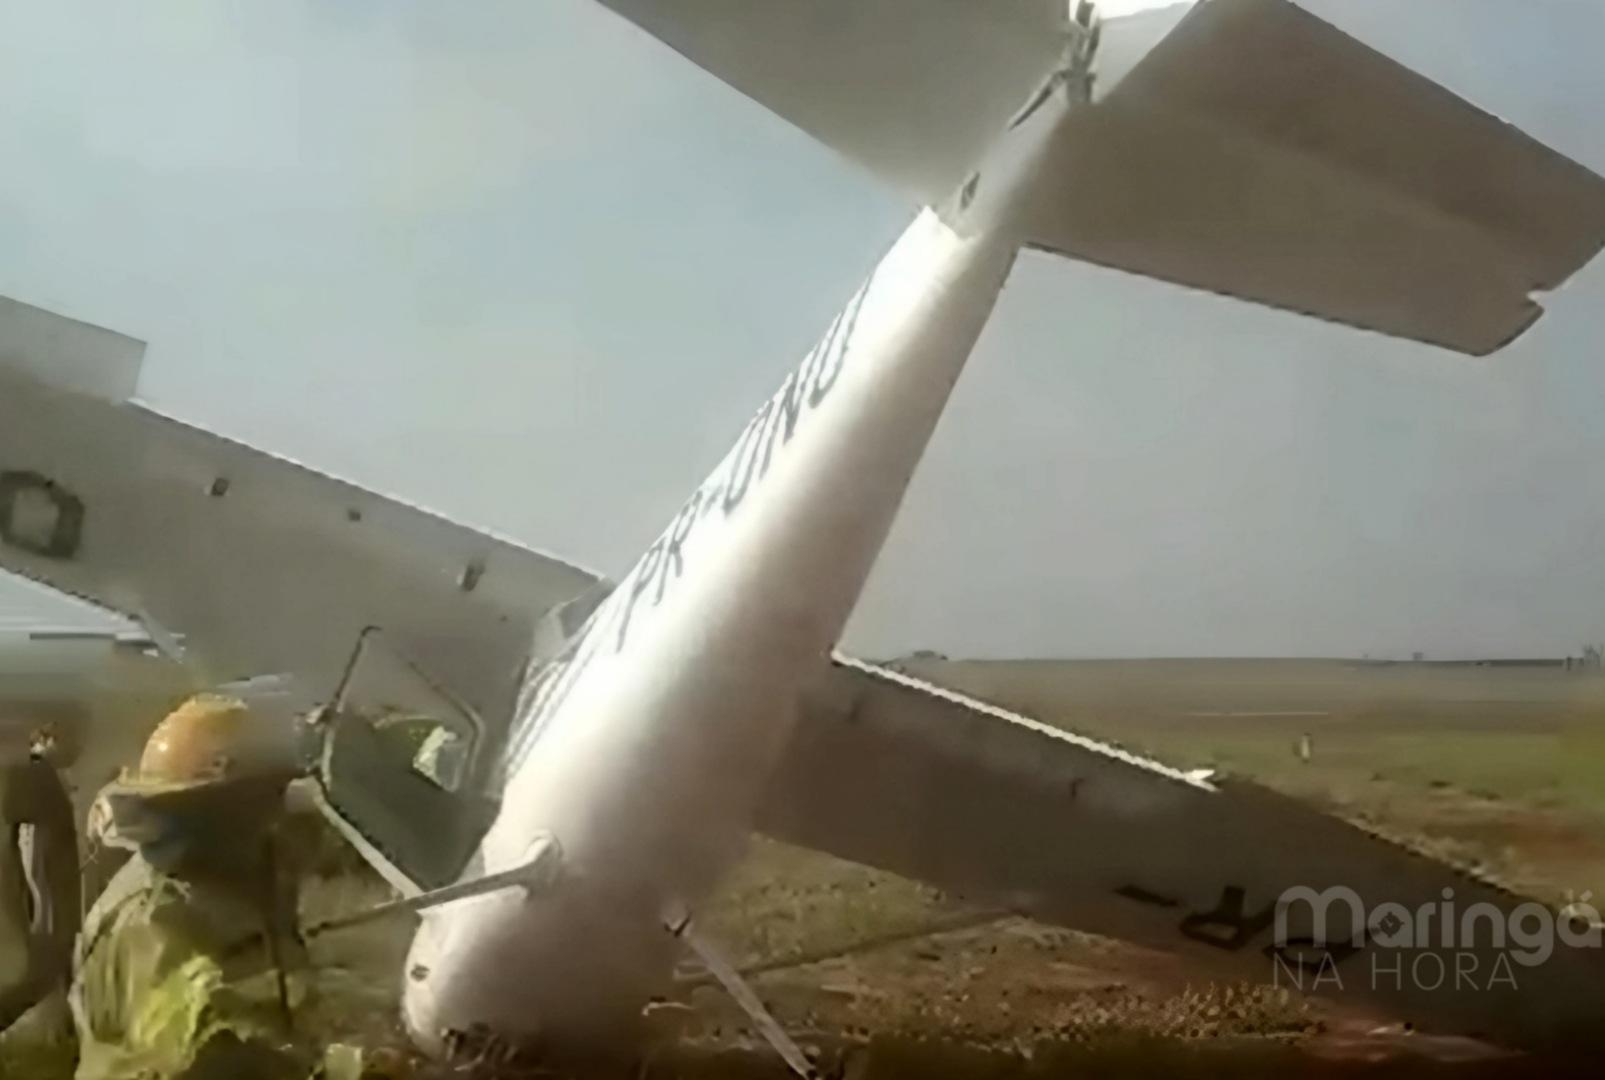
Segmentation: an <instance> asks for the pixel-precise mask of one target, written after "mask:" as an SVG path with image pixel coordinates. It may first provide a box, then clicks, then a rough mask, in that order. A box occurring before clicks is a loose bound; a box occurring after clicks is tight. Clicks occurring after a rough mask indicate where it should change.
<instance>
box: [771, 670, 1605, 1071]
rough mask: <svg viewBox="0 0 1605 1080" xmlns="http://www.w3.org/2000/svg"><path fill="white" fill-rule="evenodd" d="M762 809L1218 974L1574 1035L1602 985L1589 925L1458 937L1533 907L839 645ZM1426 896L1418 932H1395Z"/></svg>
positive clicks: (1448, 1019)
mask: <svg viewBox="0 0 1605 1080" xmlns="http://www.w3.org/2000/svg"><path fill="white" fill-rule="evenodd" d="M758 826H759V828H760V830H761V831H763V832H765V833H767V834H769V835H771V836H774V837H776V838H778V839H781V840H784V841H787V842H789V843H794V844H798V845H801V846H804V847H809V848H813V849H816V850H819V851H824V852H828V853H830V854H832V855H836V856H839V857H842V858H846V859H850V860H853V861H856V862H861V863H866V864H869V865H871V866H876V867H880V868H882V869H885V870H889V871H892V872H894V873H897V874H901V875H904V876H907V877H911V878H916V879H919V880H923V881H926V882H929V883H931V884H933V885H936V886H937V887H939V888H941V889H943V890H945V891H947V892H949V893H952V894H956V895H959V896H963V897H965V898H967V899H971V900H974V901H976V902H980V903H984V904H988V905H997V904H1001V905H1005V906H1011V907H1013V908H1015V909H1017V910H1020V911H1022V912H1024V913H1027V914H1030V915H1032V916H1035V917H1038V918H1041V919H1044V920H1046V921H1050V922H1055V923H1060V924H1063V925H1066V926H1071V927H1076V928H1078V929H1082V930H1086V931H1091V932H1094V933H1098V934H1103V935H1106V936H1110V937H1116V938H1122V939H1125V940H1127V941H1131V942H1134V943H1136V944H1139V945H1143V946H1147V947H1152V948H1160V949H1165V950H1169V951H1173V952H1179V953H1182V954H1184V955H1187V956H1188V957H1189V958H1190V959H1191V960H1193V961H1194V962H1196V963H1197V964H1198V965H1199V966H1200V968H1201V969H1202V970H1203V971H1204V972H1206V973H1209V974H1211V975H1212V976H1214V977H1217V978H1220V979H1224V980H1228V981H1236V980H1243V981H1252V982H1270V981H1275V982H1278V983H1280V985H1283V986H1299V985H1302V986H1303V988H1305V989H1313V990H1315V991H1317V992H1322V993H1332V994H1336V995H1350V996H1353V997H1356V998H1358V999H1360V1000H1363V1001H1365V1002H1367V1003H1369V1004H1372V1005H1375V1006H1378V1007H1380V1008H1381V1009H1383V1010H1385V1011H1386V1013H1387V1014H1388V1015H1391V1016H1393V1017H1396V1018H1399V1019H1403V1020H1409V1021H1413V1022H1415V1023H1416V1024H1417V1025H1418V1026H1420V1027H1422V1028H1426V1029H1436V1030H1441V1031H1446V1032H1454V1033H1460V1034H1472V1035H1480V1036H1484V1037H1488V1038H1492V1039H1495V1040H1496V1041H1499V1042H1502V1043H1504V1044H1506V1045H1518V1046H1520V1045H1546V1046H1547V1045H1552V1044H1556V1043H1561V1042H1564V1041H1566V1040H1569V1039H1570V1038H1573V1037H1576V1036H1577V1035H1578V1034H1579V1033H1581V1032H1586V1031H1588V1030H1589V1029H1590V1028H1591V1027H1592V1026H1594V1025H1597V1016H1598V1002H1599V1000H1600V994H1601V991H1602V990H1605V952H1602V951H1601V950H1600V948H1599V947H1598V941H1599V938H1598V931H1597V930H1596V931H1594V934H1593V941H1594V943H1595V944H1594V947H1591V948H1590V947H1571V946H1569V945H1565V944H1558V943H1557V944H1555V946H1554V952H1553V955H1549V956H1547V957H1545V958H1544V960H1543V962H1542V963H1540V964H1536V965H1533V966H1527V963H1526V961H1525V960H1524V959H1523V958H1522V957H1521V956H1518V955H1516V954H1515V953H1512V952H1510V951H1508V949H1509V948H1514V947H1515V946H1514V943H1513V942H1507V941H1506V939H1505V936H1504V933H1503V931H1501V932H1500V933H1499V934H1498V940H1497V943H1496V942H1495V941H1494V937H1493V935H1492V933H1491V932H1490V929H1489V925H1488V920H1487V919H1485V918H1483V917H1482V916H1479V920H1480V921H1479V923H1478V926H1479V927H1480V930H1479V931H1478V933H1474V934H1472V935H1470V936H1469V937H1468V936H1466V935H1464V934H1461V933H1460V931H1461V929H1462V927H1461V926H1459V925H1456V920H1458V919H1460V918H1461V913H1465V912H1466V911H1467V910H1468V909H1471V908H1475V906H1476V905H1484V904H1485V905H1488V908H1487V909H1478V910H1484V911H1485V913H1493V914H1495V915H1497V916H1498V918H1501V919H1508V918H1509V917H1510V915H1511V913H1513V912H1516V911H1517V909H1518V908H1519V907H1520V905H1522V904H1524V903H1527V902H1528V901H1527V900H1526V898H1524V897H1521V896H1518V895H1515V894H1514V893H1511V892H1509V891H1507V890H1505V889H1503V888H1501V887H1500V886H1498V885H1496V884H1494V883H1491V882H1489V881H1485V880H1482V879H1480V878H1478V877H1476V876H1473V875H1472V874H1471V873H1468V872H1467V871H1465V870H1462V869H1458V868H1455V867H1451V866H1448V865H1445V864H1443V863H1440V862H1437V861H1435V860H1434V859H1432V858H1429V857H1426V856H1424V855H1422V854H1418V853H1417V852H1415V851H1413V850H1410V849H1408V848H1406V847H1403V846H1400V845H1399V844H1396V843H1393V842H1390V841H1388V840H1384V839H1381V838H1379V837H1377V836H1374V835H1372V834H1371V833H1369V832H1367V831H1365V830H1363V829H1361V828H1359V827H1356V826H1354V825H1351V824H1349V823H1347V822H1344V821H1340V820H1338V819H1336V818H1334V817H1331V816H1329V815H1326V814H1323V813H1321V812H1319V811H1317V810H1315V809H1313V808H1311V807H1309V806H1308V805H1306V804H1304V803H1302V802H1300V801H1298V800H1296V799H1292V798H1288V797H1285V796H1282V795H1279V794H1276V793H1275V792H1272V791H1270V790H1267V789H1265V788H1263V787H1260V786H1257V785H1255V784H1252V783H1247V782H1244V781H1239V780H1231V779H1223V778H1218V777H1214V776H1212V775H1210V774H1209V772H1208V771H1207V770H1201V771H1198V772H1186V771H1182V770H1178V769H1174V768H1171V767H1168V766H1166V765H1164V764H1161V763H1159V762H1157V761H1153V760H1150V759H1147V758H1144V757H1141V756H1139V755H1136V754H1132V753H1129V752H1126V751H1124V750H1121V749H1119V748H1118V747H1115V746H1112V745H1110V744H1108V743H1104V742H1101V741H1099V740H1095V739H1090V738H1086V737H1084V736H1080V735H1077V734H1075V733H1073V732H1068V731H1063V730H1060V729H1057V728H1053V727H1049V726H1047V725H1045V724H1042V723H1040V722H1037V721H1035V720H1032V719H1030V718H1028V717H1024V716H1020V715H1018V714H1015V713H1011V712H1008V711H1006V710H1004V709H1001V708H998V707H996V706H992V705H989V704H986V703H985V702H981V701H978V700H976V699H974V698H970V697H966V696H965V695H962V694H958V693H955V692H953V691H949V690H945V689H942V688H940V687H937V686H934V685H932V684H930V683H927V682H923V681H920V680H918V679H915V678H912V677H910V676H908V675H905V674H902V673H899V672H896V671H892V670H889V669H886V668H883V667H877V666H874V665H870V664H866V663H863V662H860V661H857V660H852V659H849V658H847V657H843V656H838V657H837V658H836V661H835V664H834V665H833V667H832V670H831V674H830V677H829V679H828V680H827V682H826V683H825V684H824V685H822V686H820V687H819V688H818V690H817V692H816V693H814V694H813V695H811V696H810V697H809V698H808V699H807V701H806V702H805V705H804V708H803V710H802V716H801V719H800V721H799V725H798V728H797V732H796V735H795V737H794V740H793V743H792V745H791V747H790V749H789V751H788V753H787V755H786V756H785V758H784V761H783V764H782V765H781V767H780V769H779V771H778V773H777V775H776V777H775V779H774V781H773V784H772V786H771V789H770V791H769V792H768V795H767V797H766V801H765V803H764V805H763V808H762V810H761V812H760V815H759V819H758ZM1301 889H1302V890H1306V891H1304V892H1300V891H1299V890H1301ZM1345 890H1347V891H1345ZM1445 890H1449V892H1448V893H1446V892H1445ZM1446 896H1448V897H1451V898H1452V904H1453V912H1454V913H1455V914H1452V915H1450V917H1449V920H1448V923H1449V925H1451V926H1453V927H1454V931H1455V935H1456V936H1455V937H1454V939H1453V940H1452V942H1450V943H1449V945H1448V947H1446V946H1445V944H1444V942H1443V941H1442V940H1441V939H1440V937H1439V936H1438V935H1439V934H1440V924H1441V923H1442V919H1441V917H1440V909H1441V906H1442V904H1443V903H1444V902H1445V897H1446ZM1350 897H1352V898H1353V904H1354V905H1355V906H1351V904H1350V900H1349V898H1350ZM1390 904H1391V905H1401V906H1396V907H1390V906H1387V905H1390ZM1422 905H1427V906H1428V907H1429V908H1430V909H1432V915H1433V916H1434V918H1433V921H1432V923H1431V925H1430V927H1428V928H1427V931H1429V932H1423V933H1421V934H1419V935H1415V936H1414V939H1413V940H1412V941H1405V940H1404V939H1402V938H1401V937H1400V936H1399V935H1400V934H1401V933H1404V934H1406V935H1410V934H1412V933H1413V931H1414V930H1415V929H1416V928H1417V926H1418V924H1417V923H1416V922H1415V921H1414V920H1415V919H1416V917H1417V913H1418V912H1419V911H1420V909H1421V907H1422ZM1279 910H1280V911H1282V913H1283V915H1284V920H1285V921H1284V923H1283V925H1282V926H1281V927H1278V925H1277V918H1276V916H1277V912H1278V911H1279ZM1318 910H1319V911H1321V912H1323V913H1324V915H1325V916H1326V920H1325V925H1324V929H1323V928H1322V925H1321V924H1320V923H1319V922H1318V920H1317V918H1316V913H1317V911H1318ZM1401 913H1402V914H1401ZM1357 917H1358V918H1357ZM1393 917H1399V918H1400V919H1401V921H1402V922H1403V923H1404V926H1403V928H1402V930H1401V928H1400V927H1399V926H1397V925H1395V924H1394V923H1393V922H1391V921H1390V920H1391V919H1392V918H1393ZM1519 918H1527V919H1534V918H1538V916H1537V915H1536V914H1531V913H1529V915H1527V916H1520V917H1519ZM1357 922H1358V923H1359V924H1363V927H1364V929H1365V931H1366V933H1367V936H1366V937H1365V938H1364V940H1363V943H1362V944H1361V945H1360V946H1359V947H1355V946H1354V943H1353V941H1352V933H1353V931H1354V929H1355V928H1356V925H1357ZM1479 934H1480V936H1479ZM1496 944H1497V945H1498V946H1507V947H1508V948H1507V949H1501V948H1498V947H1495V945H1496ZM1518 951H1519V950H1518ZM1528 958H1530V955H1529V957H1528ZM1439 965H1447V966H1446V967H1443V968H1441V970H1443V971H1444V972H1446V978H1445V979H1437V978H1436V972H1437V971H1439V970H1440V968H1439ZM1473 968H1474V969H1475V970H1474V971H1473V970H1472V969H1473ZM1495 976H1499V977H1495ZM1506 977H1508V981H1507V978H1506ZM1300 979H1302V983H1300V981H1299V980H1300ZM1518 987H1519V988H1518Z"/></svg>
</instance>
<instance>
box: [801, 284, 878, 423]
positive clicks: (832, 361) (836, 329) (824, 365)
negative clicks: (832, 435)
mask: <svg viewBox="0 0 1605 1080" xmlns="http://www.w3.org/2000/svg"><path fill="white" fill-rule="evenodd" d="M868 291H869V285H868V283H866V284H865V285H864V286H863V287H862V288H860V289H859V290H858V292H857V293H856V294H854V296H853V298H852V300H851V301H850V302H849V303H848V305H847V310H846V311H844V312H842V314H840V315H838V316H836V321H835V322H834V323H832V324H831V326H830V333H829V334H828V335H826V337H825V341H824V343H823V344H822V345H821V346H820V350H819V351H820V357H819V366H818V367H817V368H816V369H815V371H814V388H813V389H812V390H811V391H809V394H808V405H809V407H810V408H814V409H817V408H819V405H820V403H821V402H823V401H824V400H825V398H827V397H829V396H830V392H831V391H832V390H834V389H835V388H836V380H837V379H839V378H841V373H842V368H843V366H845V364H846V363H847V349H848V346H849V345H851V344H852V340H853V333H854V331H856V330H857V329H858V313H859V312H860V311H861V310H863V307H864V296H865V294H866V293H867V292H868Z"/></svg>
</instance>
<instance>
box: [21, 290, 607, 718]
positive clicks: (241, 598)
mask: <svg viewBox="0 0 1605 1080" xmlns="http://www.w3.org/2000/svg"><path fill="white" fill-rule="evenodd" d="M0 343H4V344H0V570H8V571H11V572H14V573H18V574H21V575H22V576H24V577H26V578H30V579H33V580H34V581H38V582H41V583H43V584H46V585H50V586H52V587H54V588H57V589H60V590H62V591H64V592H67V593H70V594H72V595H75V596H78V597H81V598H83V599H86V600H90V601H93V602H95V603H98V604H101V605H103V606H105V607H107V608H110V609H112V610H113V611H116V612H120V613H122V614H125V615H128V616H131V617H134V618H136V619H139V620H141V621H148V622H150V623H154V624H156V625H157V626H160V627H165V628H167V629H169V630H171V631H172V632H173V633H174V634H176V635H177V636H178V637H179V638H181V640H182V643H183V647H184V651H185V653H186V656H187V657H190V658H193V659H195V660H196V661H198V662H199V663H200V665H201V666H202V667H203V668H204V669H205V671H206V672H207V675H208V677H209V678H211V679H214V680H217V681H222V680H226V679H233V678H240V677H248V676H253V675H259V674H264V673H274V674H279V673H283V674H290V675H294V676H296V677H297V678H298V680H302V681H304V683H305V684H306V685H307V686H308V687H309V688H311V689H313V690H315V691H319V692H323V693H328V692H330V691H332V690H333V688H334V687H335V685H336V684H337V682H338V680H339V677H340V674H341V671H342V668H343V667H344V665H345V664H346V662H347V660H348V658H349V657H350V656H351V655H352V650H353V648H354V647H355V645H356V642H357V638H358V635H359V634H360V633H361V631H362V630H363V628H364V627H367V626H380V627H382V628H383V629H384V630H385V636H386V638H387V639H388V640H389V641H391V642H392V643H395V644H396V645H397V646H398V647H400V648H402V649H403V650H404V651H406V652H407V653H409V654H411V655H413V656H416V657H420V658H426V659H427V662H428V665H429V669H430V674H431V676H432V677H434V678H435V679H437V680H439V681H440V682H442V683H444V684H445V685H446V686H447V687H449V688H450V689H451V690H453V691H455V692H456V694H457V695H459V696H460V697H462V698H463V699H465V700H466V701H467V702H468V703H469V704H471V705H472V706H473V707H474V708H476V709H477V710H479V711H480V713H481V714H482V715H484V716H486V717H490V718H495V719H497V720H500V719H502V718H503V717H504V716H505V714H506V711H507V710H508V708H509V707H510V705H511V701H512V697H513V694H514V691H515V684H516V679H517V676H518V674H519V671H520V669H521V667H522V665H523V663H524V661H525V659H526V658H527V657H528V655H529V653H530V651H531V649H532V647H533V646H534V643H535V637H536V629H537V628H536V625H535V624H536V622H537V620H539V619H540V616H541V615H542V613H543V612H547V611H550V610H553V609H555V608H557V607H558V606H559V605H561V604H563V603H564V602H566V601H569V600H571V599H573V598H574V597H576V596H578V595H580V594H581V593H583V592H585V591H586V590H588V589H590V588H592V587H593V586H595V585H596V584H597V578H596V577H595V575H593V574H591V573H589V572H587V571H585V570H582V569H580V568H578V567H575V566H571V565H569V564H568V563H565V562H563V561H561V560H559V559H556V558H554V557H552V556H549V555H545V554H542V553H540V552H538V551H533V550H530V549H529V548H526V547H523V546H521V545H518V544H516V543H513V542H511V541H508V540H504V539H500V538H498V537H495V536H491V535H488V534H486V533H484V532H481V531H478V530H476V529H472V528H469V527H467V526H465V525H461V524H458V523H456V522H453V521H449V520H447V519H445V518H443V517H440V516H437V515H435V514H432V513H429V512H428V511H426V510H422V509H419V508H418V507H415V506H410V505H407V504H406V503H403V502H401V501H399V500H396V499H392V498H387V497H385V496H383V495H379V494H376V493H374V492H372V491H368V490H365V489H363V488H360V487H357V486H356V485H354V484H349V483H346V482H344V481H341V480H337V479H335V478H333V477H330V476H326V475H323V474H321V473H318V472H315V471H313V470H311V469H307V468H304V467H302V466H300V465H297V464H295V463H293V462H291V461H287V460H285V459H283V458H278V457H274V456H272V455H270V454H266V453H263V452H261V451H259V450H255V449H252V448H251V447H248V446H245V445H242V444H240V443H237V442H234V441H232V440H229V439H226V438H223V437H222V436H219V435H215V434H213V433H211V432H208V431H204V430H201V429H200V428H196V427H192V426H190V425H188V424H185V423H182V422H180V421H177V420H173V419H170V418H168V417H166V416H163V415H161V414H159V413H157V412H154V411H152V410H150V409H149V408H146V407H145V406H143V405H141V404H139V403H138V402H136V401H133V400H130V399H129V398H128V396H127V395H128V394H129V393H130V392H131V391H132V388H133V386H134V384H135V382H136V381H137V370H138V365H139V359H140V354H141V352H142V348H143V347H142V346H140V345H139V343H138V342H134V341H132V339H127V338H121V337H120V335H113V334H111V333H110V332H109V331H104V330H100V329H98V328H95V327H89V326H85V325H84V324H81V323H73V322H71V321H70V320H67V319H62V318H59V317H57V316H54V315H51V314H50V313H48V312H43V311H40V310H38V309H35V308H28V307H26V306H25V305H19V304H16V303H14V302H10V301H7V302H5V303H4V304H3V305H0ZM86 358H89V359H91V360H93V359H97V358H98V359H99V360H100V361H101V362H100V363H98V364H93V363H88V362H86Z"/></svg>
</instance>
